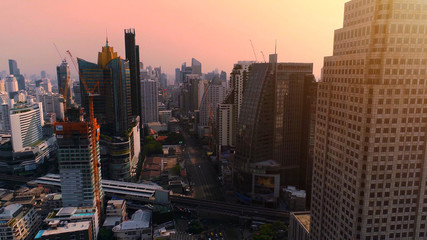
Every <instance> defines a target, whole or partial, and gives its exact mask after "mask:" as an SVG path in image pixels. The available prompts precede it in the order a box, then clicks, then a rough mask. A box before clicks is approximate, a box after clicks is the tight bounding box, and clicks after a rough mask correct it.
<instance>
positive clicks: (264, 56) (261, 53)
mask: <svg viewBox="0 0 427 240" xmlns="http://www.w3.org/2000/svg"><path fill="white" fill-rule="evenodd" d="M261 54H262V58H264V62H265V63H266V62H267V61H265V56H264V52H263V51H261Z"/></svg>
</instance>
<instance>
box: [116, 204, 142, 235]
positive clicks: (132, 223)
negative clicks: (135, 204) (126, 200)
mask: <svg viewBox="0 0 427 240" xmlns="http://www.w3.org/2000/svg"><path fill="white" fill-rule="evenodd" d="M150 222H151V211H149V210H142V209H139V210H138V211H136V212H135V213H134V214H133V215H132V220H129V221H124V222H122V223H120V224H119V225H117V226H115V227H114V228H113V232H120V231H128V230H136V229H143V228H149V227H150Z"/></svg>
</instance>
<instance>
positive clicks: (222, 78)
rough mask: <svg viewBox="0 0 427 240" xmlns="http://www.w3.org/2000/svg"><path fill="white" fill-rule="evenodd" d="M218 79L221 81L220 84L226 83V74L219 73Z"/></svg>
mask: <svg viewBox="0 0 427 240" xmlns="http://www.w3.org/2000/svg"><path fill="white" fill-rule="evenodd" d="M219 79H221V81H222V82H227V73H226V72H224V71H221V73H220V74H219Z"/></svg>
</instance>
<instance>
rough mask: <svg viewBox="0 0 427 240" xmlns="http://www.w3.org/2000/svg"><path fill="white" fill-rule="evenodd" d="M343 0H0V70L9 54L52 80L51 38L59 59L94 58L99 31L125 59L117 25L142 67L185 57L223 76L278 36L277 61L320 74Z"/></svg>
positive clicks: (165, 66)
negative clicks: (130, 38)
mask: <svg viewBox="0 0 427 240" xmlns="http://www.w3.org/2000/svg"><path fill="white" fill-rule="evenodd" d="M345 2H347V1H346V0H340V1H336V0H326V1H322V2H318V1H313V0H302V1H298V2H295V1H274V0H268V1H262V2H261V1H260V2H258V1H253V2H247V1H242V0H236V1H232V2H229V1H215V2H210V1H196V0H185V1H149V2H147V3H145V4H143V3H141V2H136V1H131V0H126V1H120V2H119V1H103V2H102V4H101V3H99V2H97V3H95V2H90V3H89V2H85V1H81V0H77V1H68V2H62V1H61V2H58V1H53V0H45V1H19V2H18V1H2V2H1V3H0V8H1V9H4V10H5V11H4V12H3V18H4V19H8V20H7V21H3V22H6V23H5V24H3V26H2V29H3V37H2V38H0V45H1V46H3V49H2V51H1V53H2V54H1V56H0V71H2V70H6V71H7V72H8V73H9V67H8V59H15V60H16V61H17V62H18V67H19V68H20V69H21V73H23V74H26V75H27V76H30V75H32V74H37V75H39V74H40V71H41V70H45V71H46V72H47V73H48V74H50V75H51V77H52V78H53V79H54V78H56V77H55V76H56V69H55V67H56V66H57V65H59V64H60V61H61V59H60V57H59V56H58V53H57V52H56V50H55V47H54V45H53V43H55V44H56V45H57V47H58V49H59V51H60V52H61V54H62V57H64V56H65V51H66V50H70V51H71V53H72V54H73V56H75V57H80V58H83V59H85V60H88V61H92V62H96V61H97V53H98V52H99V51H101V47H102V46H104V45H105V38H106V30H107V31H108V38H109V43H110V46H112V47H114V49H115V51H117V52H118V53H119V56H121V57H123V58H125V54H124V33H123V30H124V29H126V28H135V32H136V43H137V44H139V45H140V55H141V61H142V62H143V63H144V66H148V65H151V66H153V67H157V66H161V67H162V71H163V72H165V73H167V74H168V75H169V76H170V77H173V76H174V69H175V68H176V67H180V66H181V64H182V63H183V62H187V65H191V58H192V57H194V58H196V59H198V60H199V61H200V62H201V63H202V71H203V72H204V73H206V72H210V71H212V70H214V69H216V68H217V69H218V70H224V71H226V72H227V76H228V75H229V73H230V71H231V69H232V67H233V64H234V63H236V62H237V61H240V60H255V57H254V54H253V51H252V48H251V44H250V41H249V40H252V42H253V44H254V47H255V50H256V55H257V58H258V61H260V62H262V61H263V57H262V54H261V51H263V52H264V55H265V58H266V59H267V61H268V54H270V53H273V52H274V43H275V40H277V53H278V55H279V61H281V62H313V63H314V74H315V76H316V78H319V77H320V69H321V68H322V66H323V57H324V56H329V55H332V42H333V41H332V40H333V34H334V30H335V29H337V28H340V27H342V19H343V17H342V16H343V12H344V11H343V9H344V3H345ZM331 6H333V7H331ZM111 9H114V10H115V11H111ZM70 67H71V69H72V74H75V72H74V67H73V66H70Z"/></svg>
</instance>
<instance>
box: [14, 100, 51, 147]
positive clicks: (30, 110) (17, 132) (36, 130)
mask: <svg viewBox="0 0 427 240" xmlns="http://www.w3.org/2000/svg"><path fill="white" fill-rule="evenodd" d="M9 114H10V125H11V131H12V146H13V151H14V152H20V151H23V150H24V149H25V148H26V147H30V146H31V145H32V144H34V143H35V142H37V141H39V140H41V139H42V137H43V133H42V126H43V125H44V121H43V107H42V104H41V103H37V104H33V105H28V104H16V105H15V107H14V108H11V109H10V113H9Z"/></svg>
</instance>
